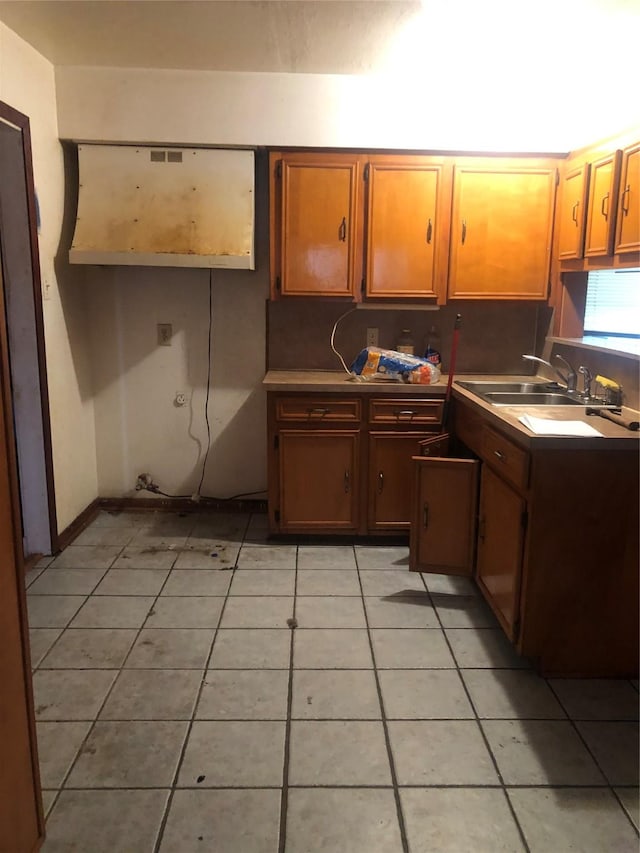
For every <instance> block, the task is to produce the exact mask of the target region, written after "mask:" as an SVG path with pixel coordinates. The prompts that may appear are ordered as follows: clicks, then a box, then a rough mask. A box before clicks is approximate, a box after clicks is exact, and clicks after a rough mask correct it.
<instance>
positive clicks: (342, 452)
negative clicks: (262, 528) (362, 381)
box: [268, 393, 446, 535]
mask: <svg viewBox="0 0 640 853" xmlns="http://www.w3.org/2000/svg"><path fill="white" fill-rule="evenodd" d="M268 421H269V439H268V441H269V453H268V467H269V527H270V532H271V533H273V534H291V533H299V534H314V533H328V534H351V535H366V534H381V535H384V534H406V533H408V531H409V526H410V523H411V514H412V501H411V494H412V492H411V485H412V473H413V469H412V463H411V459H412V457H413V456H416V455H419V454H420V453H422V452H425V453H428V452H430V449H429V448H428V447H427V448H425V449H424V451H423V447H422V445H423V444H425V443H426V445H432V444H433V441H432V439H433V437H434V436H438V435H439V428H440V426H441V422H442V399H441V398H440V399H437V398H435V399H432V400H429V399H427V398H426V395H425V396H424V397H422V395H420V396H419V397H418V396H416V397H414V398H401V397H395V396H394V397H392V396H390V395H389V396H388V397H386V398H380V397H378V398H373V397H372V396H371V395H368V394H360V395H345V394H342V395H338V394H336V395H334V396H328V395H323V394H317V395H315V394H299V395H295V394H287V395H281V394H276V393H269V395H268ZM440 441H442V440H440ZM445 443H446V440H445ZM436 444H437V445H438V447H440V446H441V445H440V444H438V442H436ZM443 446H444V445H443Z"/></svg>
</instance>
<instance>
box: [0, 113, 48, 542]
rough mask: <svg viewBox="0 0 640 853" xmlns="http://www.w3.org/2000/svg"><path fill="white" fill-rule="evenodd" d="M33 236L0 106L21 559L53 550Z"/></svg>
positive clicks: (27, 195) (33, 214)
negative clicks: (21, 546) (20, 523)
mask: <svg viewBox="0 0 640 853" xmlns="http://www.w3.org/2000/svg"><path fill="white" fill-rule="evenodd" d="M37 232H38V213H37V200H36V193H35V188H34V180H33V166H32V159H31V135H30V130H29V119H28V117H27V116H25V115H23V114H22V113H19V112H18V111H17V110H14V109H13V108H12V107H10V106H8V105H7V104H4V103H2V102H1V101H0V263H1V267H2V268H1V272H2V281H3V288H4V304H5V314H6V334H7V342H8V362H9V363H8V366H7V367H8V375H9V376H10V383H11V401H12V407H13V420H14V430H15V443H16V455H17V460H18V479H19V494H20V514H21V522H22V544H23V555H22V556H24V557H25V558H28V557H30V556H32V555H36V554H51V553H54V552H55V551H56V550H57V548H58V537H57V521H56V512H55V497H54V488H53V461H52V452H51V426H50V420H49V398H48V390H47V375H46V360H45V344H44V324H43V317H42V295H41V284H40V262H39V256H38V237H37Z"/></svg>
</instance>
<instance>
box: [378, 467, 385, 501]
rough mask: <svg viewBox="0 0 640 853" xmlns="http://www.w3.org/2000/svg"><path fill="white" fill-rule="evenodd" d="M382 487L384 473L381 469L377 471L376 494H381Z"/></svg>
mask: <svg viewBox="0 0 640 853" xmlns="http://www.w3.org/2000/svg"><path fill="white" fill-rule="evenodd" d="M383 489H384V474H383V473H382V471H378V494H379V495H381V494H382V490H383Z"/></svg>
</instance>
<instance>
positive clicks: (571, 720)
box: [545, 678, 640, 836]
mask: <svg viewBox="0 0 640 853" xmlns="http://www.w3.org/2000/svg"><path fill="white" fill-rule="evenodd" d="M545 682H546V684H547V686H548V687H549V689H550V690H551V692H552V693H553V695H554V696H555V697H556V699H557V701H558V702H559V703H560V707H561V708H562V710H563V711H564V712H565V714H566V715H567V719H568V720H569V723H570V724H571V727H572V729H573V730H574V731H575V733H576V734H577V736H578V738H579V739H580V742H581V743H582V744H583V745H584V747H585V749H586V750H587V752H588V753H589V755H590V756H591V758H592V760H593V762H594V764H595V765H596V767H597V768H598V771H599V773H600V774H601V776H602V778H603V779H604V780H605V785H601V786H599V787H602V788H608V789H609V791H610V792H611V795H612V796H613V798H614V800H615V801H616V802H617V803H618V804H619V806H620V808H621V809H622V811H623V812H624V814H625V817H626V818H627V820H628V821H629V823H630V824H631V826H632V827H633V829H634V831H635V834H636V835H637V836H640V829H639V828H638V827H637V826H636V825H635V823H634V822H633V819H632V818H631V816H630V815H629V813H628V812H627V809H626V808H625V806H624V803H623V802H622V800H621V799H620V797H619V796H618V794H617V793H616V790H615V787H614V785H613V783H612V782H610V781H609V777H608V776H607V774H606V773H605V772H604V770H603V768H602V767H601V766H600V762H599V761H598V759H597V758H596V755H595V753H594V752H593V751H592V750H591V747H590V746H589V744H588V743H587V740H586V738H585V737H584V736H583V735H582V732H581V731H580V729H579V728H578V727H577V725H576V720H575V719H574V718H573V717H572V716H571V715H570V714H569V712H568V711H567V709H566V708H565V705H564V702H563V701H562V699H561V698H560V696H559V695H558V693H557V692H556V691H555V690H554V687H553V685H552V684H550V683H549V680H548V679H547V678H545ZM577 722H597V723H611V722H635V723H636V725H637V721H635V720H578V721H577ZM618 787H620V786H618Z"/></svg>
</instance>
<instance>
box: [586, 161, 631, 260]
mask: <svg viewBox="0 0 640 853" xmlns="http://www.w3.org/2000/svg"><path fill="white" fill-rule="evenodd" d="M621 156H622V152H621V151H615V152H613V153H612V154H608V155H607V156H606V157H602V158H601V159H600V160H597V161H596V162H595V163H592V164H591V179H590V182H589V203H588V205H587V232H586V237H585V246H584V255H585V257H586V258H592V257H597V256H599V255H610V254H611V253H612V251H613V238H614V234H615V230H614V229H615V218H616V201H617V196H618V184H619V180H620V158H621Z"/></svg>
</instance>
